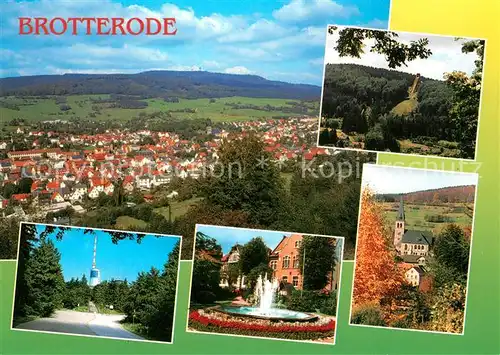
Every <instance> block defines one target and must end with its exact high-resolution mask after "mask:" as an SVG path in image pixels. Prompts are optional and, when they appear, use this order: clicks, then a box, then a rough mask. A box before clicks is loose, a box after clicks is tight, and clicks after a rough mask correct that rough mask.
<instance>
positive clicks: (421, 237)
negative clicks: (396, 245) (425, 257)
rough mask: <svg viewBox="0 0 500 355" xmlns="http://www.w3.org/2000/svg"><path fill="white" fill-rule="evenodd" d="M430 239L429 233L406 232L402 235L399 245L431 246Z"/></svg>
mask: <svg viewBox="0 0 500 355" xmlns="http://www.w3.org/2000/svg"><path fill="white" fill-rule="evenodd" d="M432 239H433V237H432V233H430V232H425V231H415V230H406V231H405V234H403V238H402V239H401V243H408V244H423V245H429V246H430V245H431V244H432Z"/></svg>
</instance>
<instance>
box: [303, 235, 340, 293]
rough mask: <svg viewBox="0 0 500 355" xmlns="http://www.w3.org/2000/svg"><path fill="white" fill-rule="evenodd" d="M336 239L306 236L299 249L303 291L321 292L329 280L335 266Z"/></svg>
mask: <svg viewBox="0 0 500 355" xmlns="http://www.w3.org/2000/svg"><path fill="white" fill-rule="evenodd" d="M334 241H335V239H332V238H327V237H319V236H304V237H303V238H302V243H301V245H300V248H299V268H300V270H301V273H302V270H304V271H303V275H302V277H303V289H304V290H321V289H322V288H324V287H325V286H326V285H327V284H328V281H330V280H329V276H330V274H331V273H332V272H333V269H334V267H335V264H336V263H337V262H338V260H337V258H336V253H335V249H336V246H335V242H334Z"/></svg>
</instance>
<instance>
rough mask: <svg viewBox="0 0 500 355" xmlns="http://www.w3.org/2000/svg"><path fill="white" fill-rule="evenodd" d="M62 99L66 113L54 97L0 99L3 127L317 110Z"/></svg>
mask: <svg viewBox="0 0 500 355" xmlns="http://www.w3.org/2000/svg"><path fill="white" fill-rule="evenodd" d="M64 98H65V99H66V103H65V105H68V106H69V107H70V109H68V110H66V111H63V110H61V108H60V106H59V104H58V103H56V97H43V98H42V97H33V98H32V97H30V98H17V97H0V117H2V122H3V123H7V122H10V121H11V120H13V119H19V118H20V119H25V120H26V121H27V122H40V121H53V120H68V121H70V120H75V119H81V120H83V119H87V120H97V121H105V120H110V119H112V120H119V121H127V120H130V119H134V118H137V117H139V115H141V114H151V113H154V112H160V111H161V112H170V114H171V115H172V117H175V118H180V119H182V118H191V119H197V118H203V119H206V118H209V119H211V120H213V121H242V120H249V119H261V118H271V117H273V116H294V115H298V113H296V112H295V113H294V112H291V110H292V109H293V108H294V106H295V105H293V104H291V103H292V102H295V103H297V104H300V106H303V107H305V108H306V112H305V113H304V114H311V115H314V114H316V113H317V111H318V107H319V105H318V103H317V102H301V101H299V100H288V99H265V98H248V97H238V96H235V97H226V98H220V99H179V102H166V101H165V100H163V99H162V98H155V99H147V100H139V101H143V102H147V104H148V106H147V107H145V108H121V107H112V106H113V105H112V104H110V103H100V102H95V101H93V100H96V99H99V98H100V99H106V98H109V95H73V96H65V97H64ZM59 99H61V97H59ZM7 107H8V108H7ZM183 110H185V111H184V112H183ZM285 111H286V112H285Z"/></svg>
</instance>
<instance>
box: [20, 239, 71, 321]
mask: <svg viewBox="0 0 500 355" xmlns="http://www.w3.org/2000/svg"><path fill="white" fill-rule="evenodd" d="M60 259H61V255H60V254H59V251H58V250H57V249H56V247H55V245H54V243H53V242H52V241H51V240H42V241H41V242H40V245H39V246H38V247H36V248H35V249H34V250H33V254H32V255H31V257H30V258H29V260H28V262H27V264H26V271H25V279H26V285H27V291H28V295H29V296H28V297H29V298H28V302H27V304H26V311H25V313H26V315H35V316H40V317H48V316H50V315H51V314H52V313H53V312H54V311H55V310H56V309H57V308H59V307H61V306H62V297H63V292H64V289H65V284H64V278H63V274H62V267H61V264H60Z"/></svg>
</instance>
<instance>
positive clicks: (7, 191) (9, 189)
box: [3, 183, 19, 199]
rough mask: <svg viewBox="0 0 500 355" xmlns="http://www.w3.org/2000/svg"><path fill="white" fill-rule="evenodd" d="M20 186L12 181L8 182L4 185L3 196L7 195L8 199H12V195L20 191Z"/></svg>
mask: <svg viewBox="0 0 500 355" xmlns="http://www.w3.org/2000/svg"><path fill="white" fill-rule="evenodd" d="M18 191H19V190H18V187H17V186H16V185H14V184H12V183H7V184H5V186H4V187H3V197H5V198H6V199H10V198H11V197H12V195H14V194H17V193H18Z"/></svg>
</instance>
